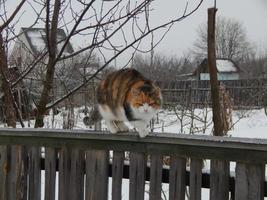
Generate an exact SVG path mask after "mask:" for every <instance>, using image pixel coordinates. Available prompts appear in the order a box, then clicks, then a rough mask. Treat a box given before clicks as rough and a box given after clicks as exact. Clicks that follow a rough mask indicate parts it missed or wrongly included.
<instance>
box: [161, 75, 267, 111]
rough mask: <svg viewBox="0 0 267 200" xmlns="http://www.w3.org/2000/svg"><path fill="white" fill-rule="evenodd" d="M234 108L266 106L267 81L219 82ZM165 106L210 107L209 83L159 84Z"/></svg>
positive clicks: (198, 81)
mask: <svg viewBox="0 0 267 200" xmlns="http://www.w3.org/2000/svg"><path fill="white" fill-rule="evenodd" d="M219 83H220V85H222V86H224V87H225V89H226V91H227V92H228V93H229V95H230V98H231V100H232V104H233V106H235V107H262V106H264V105H266V104H267V79H241V80H227V81H219ZM158 84H159V85H160V87H161V89H162V93H163V99H164V103H165V104H180V105H185V106H192V105H194V106H195V107H203V106H207V105H211V93H210V82H209V81H206V80H202V81H200V80H192V81H191V80H190V81H174V82H159V83H158Z"/></svg>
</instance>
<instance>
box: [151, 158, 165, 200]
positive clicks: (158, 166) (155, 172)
mask: <svg viewBox="0 0 267 200" xmlns="http://www.w3.org/2000/svg"><path fill="white" fill-rule="evenodd" d="M150 159H151V165H150V188H149V199H150V200H161V180H162V159H163V156H162V155H155V154H152V155H151V158H150Z"/></svg>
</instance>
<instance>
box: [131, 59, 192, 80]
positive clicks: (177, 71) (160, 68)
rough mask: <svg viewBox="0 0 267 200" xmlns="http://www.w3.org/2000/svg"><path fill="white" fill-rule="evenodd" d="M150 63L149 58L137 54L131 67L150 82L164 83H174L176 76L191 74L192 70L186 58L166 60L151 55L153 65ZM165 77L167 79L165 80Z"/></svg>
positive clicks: (190, 63)
mask: <svg viewBox="0 0 267 200" xmlns="http://www.w3.org/2000/svg"><path fill="white" fill-rule="evenodd" d="M150 63H151V58H148V57H143V56H142V55H140V54H138V55H137V56H135V58H134V60H133V67H134V68H135V69H137V70H139V71H140V72H142V73H143V74H144V75H145V76H146V77H148V78H150V79H151V80H154V81H159V82H165V83H170V82H172V81H176V80H177V76H178V75H181V74H186V73H189V72H192V69H193V64H192V62H191V61H190V59H189V57H188V56H184V57H181V58H176V57H170V58H168V57H166V56H163V55H160V54H155V55H153V65H151V64H150ZM166 77H168V78H167V79H166Z"/></svg>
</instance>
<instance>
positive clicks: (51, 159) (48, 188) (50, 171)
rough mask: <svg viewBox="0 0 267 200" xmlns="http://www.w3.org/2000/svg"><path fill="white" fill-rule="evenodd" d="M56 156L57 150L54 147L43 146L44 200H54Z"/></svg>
mask: <svg viewBox="0 0 267 200" xmlns="http://www.w3.org/2000/svg"><path fill="white" fill-rule="evenodd" d="M56 158H57V151H56V150H55V149H54V148H50V147H46V148H45V195H44V199H45V200H55V186H56V184H55V183H56Z"/></svg>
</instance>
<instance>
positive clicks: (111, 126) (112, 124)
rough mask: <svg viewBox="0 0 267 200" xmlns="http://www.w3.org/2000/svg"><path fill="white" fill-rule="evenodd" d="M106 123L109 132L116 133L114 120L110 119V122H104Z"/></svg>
mask: <svg viewBox="0 0 267 200" xmlns="http://www.w3.org/2000/svg"><path fill="white" fill-rule="evenodd" d="M106 124H107V127H108V130H109V131H110V132H111V133H118V128H117V127H116V126H115V124H114V122H113V121H111V122H106Z"/></svg>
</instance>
